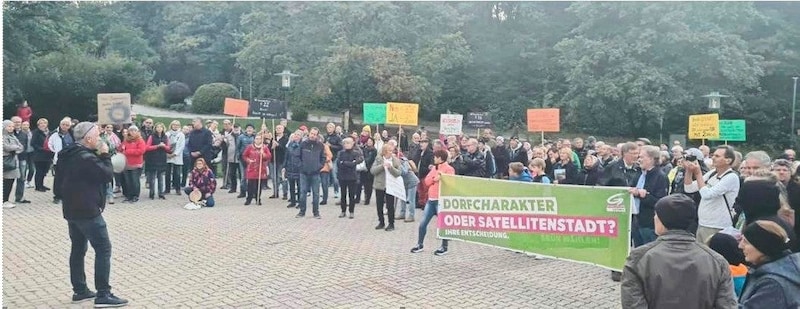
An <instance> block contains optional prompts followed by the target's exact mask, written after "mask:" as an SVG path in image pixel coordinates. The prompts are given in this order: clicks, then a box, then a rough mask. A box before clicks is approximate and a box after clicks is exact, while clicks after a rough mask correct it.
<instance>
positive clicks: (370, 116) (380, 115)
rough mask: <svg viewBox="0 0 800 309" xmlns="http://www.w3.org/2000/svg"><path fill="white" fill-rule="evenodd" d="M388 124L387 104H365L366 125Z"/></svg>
mask: <svg viewBox="0 0 800 309" xmlns="http://www.w3.org/2000/svg"><path fill="white" fill-rule="evenodd" d="M384 123H386V103H364V124H384Z"/></svg>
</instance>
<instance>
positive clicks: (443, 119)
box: [439, 114, 464, 135]
mask: <svg viewBox="0 0 800 309" xmlns="http://www.w3.org/2000/svg"><path fill="white" fill-rule="evenodd" d="M463 120H464V115H459V114H441V115H440V116H439V134H444V135H459V134H461V129H462V122H463Z"/></svg>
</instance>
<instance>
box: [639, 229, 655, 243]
mask: <svg viewBox="0 0 800 309" xmlns="http://www.w3.org/2000/svg"><path fill="white" fill-rule="evenodd" d="M639 234H640V235H641V236H640V237H642V245H646V244H648V243H651V242H654V241H656V238H658V235H656V230H655V229H653V228H649V227H641V226H640V227H639Z"/></svg>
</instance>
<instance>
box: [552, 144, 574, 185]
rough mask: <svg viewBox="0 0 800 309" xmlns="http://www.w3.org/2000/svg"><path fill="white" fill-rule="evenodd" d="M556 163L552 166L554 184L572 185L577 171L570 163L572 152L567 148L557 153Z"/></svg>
mask: <svg viewBox="0 0 800 309" xmlns="http://www.w3.org/2000/svg"><path fill="white" fill-rule="evenodd" d="M558 160H559V161H558V162H556V164H555V165H553V175H554V176H555V179H554V182H555V183H558V184H574V183H575V182H576V181H575V178H576V177H577V175H578V169H577V168H576V167H575V163H573V162H572V150H570V149H569V148H567V147H564V148H561V149H560V150H559V151H558Z"/></svg>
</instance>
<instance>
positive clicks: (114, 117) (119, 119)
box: [97, 93, 131, 124]
mask: <svg viewBox="0 0 800 309" xmlns="http://www.w3.org/2000/svg"><path fill="white" fill-rule="evenodd" d="M97 123H99V124H126V123H131V94H130V93H98V94H97Z"/></svg>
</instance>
